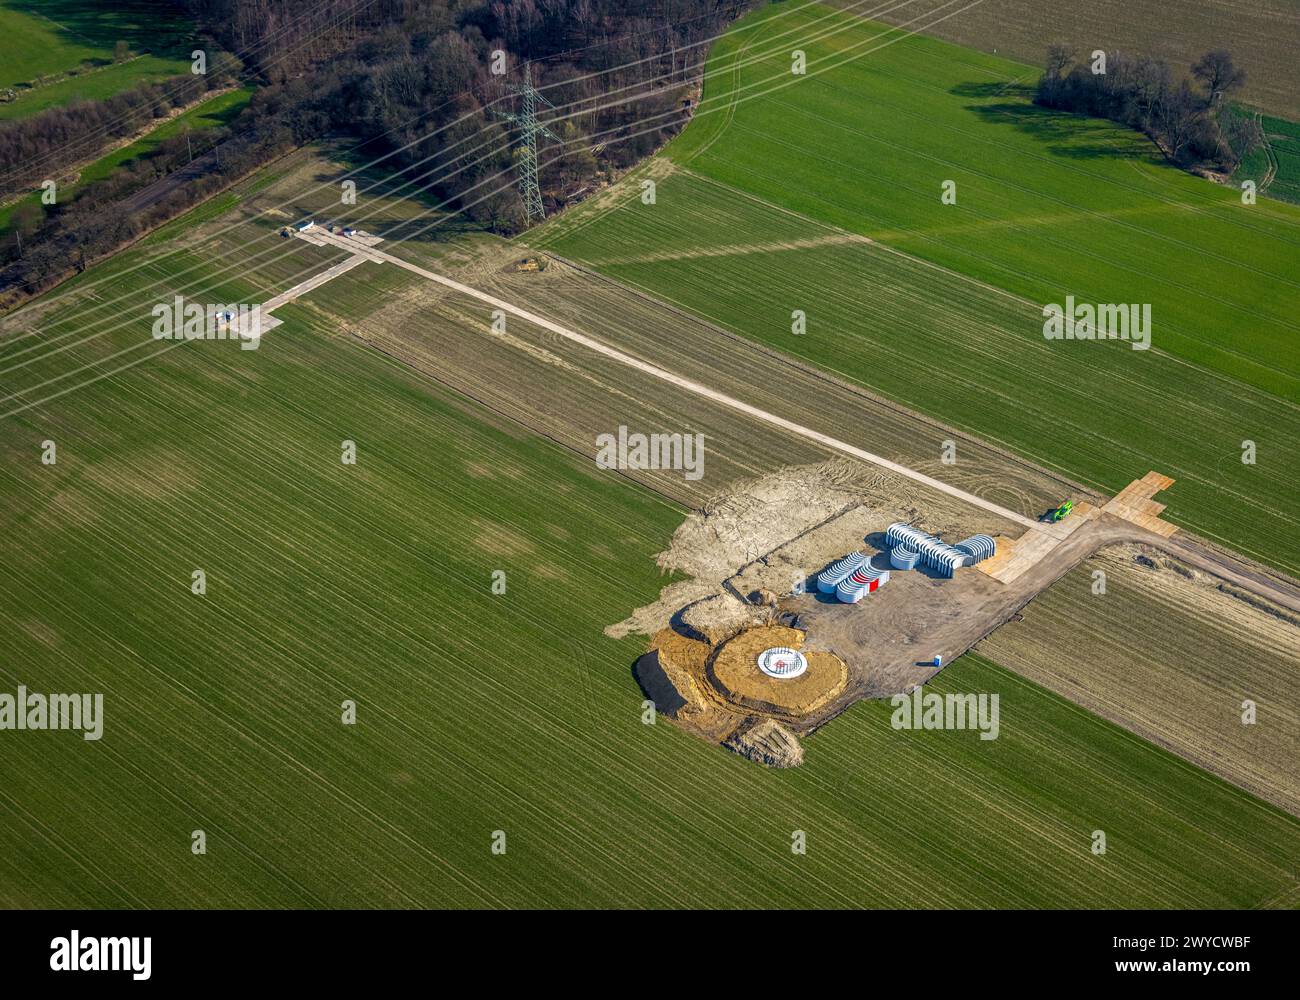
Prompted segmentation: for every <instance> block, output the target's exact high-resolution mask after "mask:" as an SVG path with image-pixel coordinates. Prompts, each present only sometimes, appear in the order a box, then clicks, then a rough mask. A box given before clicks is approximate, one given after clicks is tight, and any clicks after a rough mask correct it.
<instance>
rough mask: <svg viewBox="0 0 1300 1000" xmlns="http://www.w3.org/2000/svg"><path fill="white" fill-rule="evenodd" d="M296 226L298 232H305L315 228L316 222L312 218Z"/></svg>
mask: <svg viewBox="0 0 1300 1000" xmlns="http://www.w3.org/2000/svg"><path fill="white" fill-rule="evenodd" d="M295 228H297V230H298V232H300V233H305V232H306V231H307V230H308V229H315V228H316V223H315V221H314V220H312V219H306V220H304V221H302V222H300V223H298V225H297V226H296V227H295Z"/></svg>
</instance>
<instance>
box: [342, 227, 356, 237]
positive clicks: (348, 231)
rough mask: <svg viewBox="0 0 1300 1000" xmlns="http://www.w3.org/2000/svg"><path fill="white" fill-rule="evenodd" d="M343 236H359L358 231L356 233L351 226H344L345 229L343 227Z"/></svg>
mask: <svg viewBox="0 0 1300 1000" xmlns="http://www.w3.org/2000/svg"><path fill="white" fill-rule="evenodd" d="M343 235H344V236H356V235H357V231H356V230H355V229H353V228H352V227H351V226H344V227H343Z"/></svg>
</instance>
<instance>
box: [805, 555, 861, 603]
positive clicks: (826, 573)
mask: <svg viewBox="0 0 1300 1000" xmlns="http://www.w3.org/2000/svg"><path fill="white" fill-rule="evenodd" d="M866 561H867V556H866V553H864V552H850V553H849V554H848V555H846V556H845V557H844V558H843V559H841V560H840V561H839V562H837V563H832V564H831V565H830V566H828V567H826V569H824V570H822V571H821V573H820V574H818V576H817V589H818V590H820V591H821V592H822V593H823V594H833V593H835V588H836V587H838V586H839V585H840V582H841V581H842V580H843V579H844V578H845V577H846V576H848V575H849V574H850V573H852V572H853V571H854V570H855V569H857V568H858V567H859V566H861V565H862V564H863V563H864V562H866Z"/></svg>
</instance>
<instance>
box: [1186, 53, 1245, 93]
mask: <svg viewBox="0 0 1300 1000" xmlns="http://www.w3.org/2000/svg"><path fill="white" fill-rule="evenodd" d="M1192 76H1194V77H1196V79H1197V80H1199V81H1200V82H1201V83H1202V84H1203V85H1204V87H1205V90H1206V103H1207V104H1209V105H1210V106H1211V107H1214V106H1215V105H1216V104H1218V103H1219V102H1220V101H1221V100H1223V98H1225V97H1227V96H1228V94H1229V93H1230V92H1231V91H1234V90H1236V89H1238V88H1239V87H1241V85H1242V84H1244V83H1245V82H1246V71H1245V70H1241V69H1238V68H1237V67H1236V65H1235V64H1234V63H1233V61H1232V56H1231V55H1230V54H1229V52H1228V50H1227V49H1215V50H1214V51H1213V52H1207V53H1205V55H1203V56H1201V58H1200V59H1198V60H1197V61H1196V62H1195V63H1193V64H1192Z"/></svg>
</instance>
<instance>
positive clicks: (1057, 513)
mask: <svg viewBox="0 0 1300 1000" xmlns="http://www.w3.org/2000/svg"><path fill="white" fill-rule="evenodd" d="M1072 510H1074V501H1073V500H1067V501H1065V503H1063V504H1061V506H1059V507H1057V508H1056V510H1054V511H1052V512H1051V513H1049V514H1048V515H1047V519H1048V520H1049V521H1051V522H1052V523H1053V524H1055V523H1056V522H1057V521H1063V520H1065V518H1067V517H1069V515H1070V511H1072Z"/></svg>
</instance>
